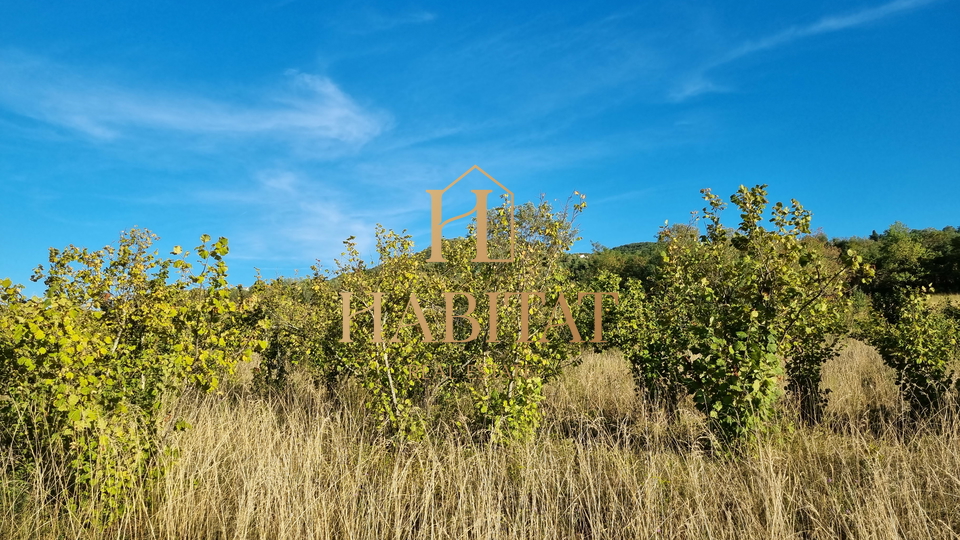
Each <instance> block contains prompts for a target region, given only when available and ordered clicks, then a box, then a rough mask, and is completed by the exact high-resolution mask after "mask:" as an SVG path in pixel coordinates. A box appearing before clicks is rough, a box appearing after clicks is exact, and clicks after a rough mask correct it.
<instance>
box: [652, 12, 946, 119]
mask: <svg viewBox="0 0 960 540" xmlns="http://www.w3.org/2000/svg"><path fill="white" fill-rule="evenodd" d="M935 1H937V0H894V1H892V2H888V3H886V4H882V5H880V6H876V7H872V8H866V9H862V10H860V11H857V12H854V13H849V14H845V15H829V16H826V17H823V18H822V19H820V20H819V21H817V22H815V23H813V24H808V25H806V26H792V27H790V28H787V29H786V30H782V31H780V32H777V33H775V34H772V35H769V36H766V37H764V38H761V39H758V40H754V41H747V42H745V43H742V44H741V45H739V46H737V47H735V48H733V49H731V50H730V51H728V52H726V53H725V54H723V55H722V56H721V57H720V58H718V59H716V60H714V61H713V62H710V63H708V64H706V65H705V66H702V67H701V68H700V69H699V70H698V71H697V72H696V73H694V74H693V75H692V76H690V77H688V78H687V80H685V81H684V82H683V83H682V84H681V85H680V86H679V87H678V88H676V89H675V90H674V91H673V93H672V94H671V96H670V97H671V99H672V100H673V101H683V100H685V99H688V98H691V97H694V96H697V95H701V94H706V93H711V92H724V91H728V89H727V88H726V87H724V86H721V85H718V84H715V83H713V82H711V81H709V80H708V79H707V77H706V74H707V72H709V71H710V70H712V69H715V68H718V67H720V66H723V65H725V64H729V63H731V62H734V61H736V60H738V59H740V58H743V57H745V56H749V55H751V54H754V53H758V52H761V51H765V50H769V49H774V48H777V47H783V46H785V45H789V44H790V43H793V42H795V41H798V40H800V39H804V38H808V37H813V36H818V35H821V34H829V33H833V32H839V31H842V30H847V29H849V28H855V27H858V26H863V25H866V24H870V23H872V22H876V21H879V20H881V19H885V18H887V17H891V16H893V15H897V14H900V13H904V12H908V11H912V10H914V9H917V8H920V7H923V6H925V5H928V4H931V3H933V2H935Z"/></svg>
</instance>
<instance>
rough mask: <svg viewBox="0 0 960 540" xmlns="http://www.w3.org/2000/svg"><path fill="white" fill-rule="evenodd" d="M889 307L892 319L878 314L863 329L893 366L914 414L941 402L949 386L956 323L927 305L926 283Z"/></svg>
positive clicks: (908, 292)
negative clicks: (899, 302) (891, 308)
mask: <svg viewBox="0 0 960 540" xmlns="http://www.w3.org/2000/svg"><path fill="white" fill-rule="evenodd" d="M901 297H902V298H903V301H902V302H901V304H900V305H899V306H897V307H896V309H894V310H893V311H892V313H893V315H894V322H891V321H889V320H887V319H886V318H884V317H882V316H880V315H878V316H876V317H875V318H874V320H873V321H872V323H871V324H870V325H869V326H868V328H867V330H866V333H865V334H866V335H865V338H866V340H867V341H868V342H869V343H870V344H871V345H873V346H874V347H876V349H877V351H878V352H879V353H880V356H881V357H883V361H884V363H886V364H887V365H888V366H890V367H892V368H893V369H894V370H896V373H897V385H898V386H899V387H900V393H901V394H902V395H903V398H904V400H905V401H906V402H907V403H908V404H909V405H910V411H911V414H912V416H913V417H914V418H918V417H919V416H920V415H922V414H927V413H930V412H931V411H933V410H935V409H937V408H939V407H941V406H942V405H943V404H944V400H945V398H946V396H947V393H948V392H949V390H950V377H951V373H950V367H951V366H950V362H951V360H953V359H954V358H956V357H957V335H958V326H957V323H956V321H954V320H952V319H950V318H949V317H948V316H947V315H945V314H944V313H942V312H939V311H937V310H936V309H934V308H931V307H930V305H929V295H928V294H927V290H926V289H925V288H921V289H919V290H911V291H906V292H904V293H902V294H901Z"/></svg>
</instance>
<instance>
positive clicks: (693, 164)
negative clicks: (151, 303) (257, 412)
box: [0, 0, 960, 292]
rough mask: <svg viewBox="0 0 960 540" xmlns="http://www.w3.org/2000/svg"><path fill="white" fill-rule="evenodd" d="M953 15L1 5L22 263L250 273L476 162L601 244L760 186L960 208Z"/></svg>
mask: <svg viewBox="0 0 960 540" xmlns="http://www.w3.org/2000/svg"><path fill="white" fill-rule="evenodd" d="M641 4H642V5H641ZM958 29H960V2H958V1H957V0H939V1H937V0H894V1H892V2H884V1H870V0H858V1H846V0H841V1H831V2H826V1H821V0H803V1H789V2H787V1H777V2H715V3H705V2H696V1H667V2H660V3H649V2H644V3H615V2H558V1H552V2H542V3H537V2H525V3H518V2H513V1H511V2H497V1H488V2H483V3H480V2H476V3H466V2H444V3H427V2H423V3H406V2H384V3H381V4H376V3H367V4H352V3H351V4H347V3H342V4H339V3H336V2H312V1H307V0H292V1H291V0H286V1H284V0H263V1H237V2H229V3H228V2H220V3H200V2H109V3H107V2H104V3H93V2H13V1H6V2H2V3H0V277H11V278H13V279H14V281H18V282H27V280H28V278H29V275H30V272H31V269H32V268H33V267H34V266H36V265H37V264H38V263H43V262H45V261H46V257H47V248H48V247H50V246H57V247H62V246H65V245H67V244H71V243H72V244H75V245H81V246H87V247H91V248H99V247H102V246H103V245H105V244H108V243H111V242H114V241H115V240H116V239H117V238H118V236H119V233H120V231H121V230H125V229H129V228H131V227H133V226H140V227H146V228H149V229H151V230H152V231H154V232H155V233H157V234H159V235H160V236H161V237H162V238H163V240H162V242H161V247H162V248H164V249H168V248H169V247H170V246H172V245H174V244H183V245H184V246H185V247H190V246H193V245H195V243H196V240H197V238H198V237H199V235H200V234H202V233H208V234H211V235H212V236H214V238H216V237H217V236H227V237H228V238H229V239H230V242H231V247H232V252H231V255H230V257H229V259H228V261H229V262H230V266H231V271H232V272H231V275H232V281H234V282H238V283H246V284H249V283H250V281H251V276H252V275H253V272H254V270H253V268H254V267H257V268H260V269H261V272H262V274H263V275H264V276H265V277H275V276H277V275H284V276H292V275H294V273H295V271H297V270H299V273H300V274H301V275H303V274H304V273H309V266H310V265H311V264H313V263H314V260H315V259H320V260H321V261H322V262H323V263H324V264H327V265H330V264H332V259H333V258H334V257H335V256H338V254H339V252H340V251H341V247H342V244H341V242H342V241H343V239H345V238H346V237H348V236H351V235H355V236H356V237H358V239H360V241H361V246H362V247H364V248H365V249H367V250H369V249H370V239H371V238H372V233H373V228H374V225H375V224H376V223H383V224H384V225H385V226H386V227H389V228H395V229H398V230H399V229H408V230H409V231H410V232H411V233H412V234H414V237H415V240H416V242H417V245H418V247H426V246H427V245H428V242H429V198H428V196H427V194H426V193H425V192H424V190H426V189H440V188H442V187H443V186H445V185H446V184H448V183H449V182H450V181H452V180H453V179H454V178H456V177H457V176H458V175H460V174H461V173H462V172H464V171H465V170H467V169H468V168H469V167H471V166H472V165H475V164H476V165H479V166H481V167H483V168H484V169H485V170H486V171H487V172H489V173H490V174H491V175H493V176H494V177H496V178H497V179H498V180H500V181H501V182H503V183H504V184H505V185H507V186H508V187H510V188H511V189H512V190H513V191H514V192H515V193H516V196H517V198H518V200H520V201H525V200H534V199H537V198H538V197H539V194H540V193H545V194H546V195H547V197H548V198H550V199H565V198H566V197H567V195H569V194H570V193H572V192H573V190H579V191H581V192H583V193H585V194H586V195H587V202H588V204H589V207H588V208H587V210H586V212H585V213H584V215H583V216H582V219H581V220H580V226H581V232H582V236H583V237H584V240H583V242H582V243H581V244H579V245H578V246H577V247H576V248H577V249H578V250H584V251H586V250H589V246H590V244H589V242H590V241H597V242H600V243H602V244H604V245H607V246H616V245H620V244H624V243H629V242H635V241H645V240H652V239H653V238H654V236H655V234H656V231H657V229H658V227H659V226H660V225H662V224H663V223H664V221H665V220H669V221H670V222H677V221H680V222H686V221H688V217H689V212H690V211H691V210H696V209H698V208H700V207H701V206H702V204H701V201H700V199H699V190H700V188H704V187H710V188H713V190H714V191H715V192H717V193H719V194H721V195H724V196H728V195H729V194H730V193H732V192H733V191H734V190H735V189H736V187H737V186H738V185H739V184H747V185H753V184H756V183H767V184H770V186H771V187H770V190H771V196H772V197H773V198H774V199H777V200H780V199H783V200H788V199H790V198H796V199H799V200H800V201H801V202H802V203H803V204H804V205H805V206H806V207H808V208H809V209H811V210H812V211H813V212H814V227H822V228H823V230H824V231H825V232H826V233H827V234H828V235H830V236H850V235H866V234H869V233H870V231H871V230H873V229H877V230H881V231H882V230H883V229H885V228H886V227H887V226H889V225H890V224H891V223H892V222H894V221H896V220H900V221H903V222H905V223H906V224H907V225H908V226H911V227H914V228H923V227H937V228H942V227H944V226H946V225H955V226H956V225H960V215H958V211H957V210H958V207H960V194H958V187H960V30H958ZM733 217H735V216H733ZM28 291H32V292H38V291H39V289H37V288H36V286H32V287H31V288H29V289H28Z"/></svg>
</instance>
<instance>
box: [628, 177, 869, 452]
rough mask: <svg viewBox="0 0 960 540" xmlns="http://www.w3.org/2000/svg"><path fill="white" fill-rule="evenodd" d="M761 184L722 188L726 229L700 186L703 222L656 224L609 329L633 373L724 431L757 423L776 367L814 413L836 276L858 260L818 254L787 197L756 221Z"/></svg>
mask: <svg viewBox="0 0 960 540" xmlns="http://www.w3.org/2000/svg"><path fill="white" fill-rule="evenodd" d="M765 188H766V186H756V187H754V188H751V189H747V188H745V187H743V186H741V187H740V189H739V190H738V191H737V193H735V194H734V195H733V196H732V197H731V202H733V203H734V204H735V205H736V206H737V208H738V209H739V210H740V212H741V214H740V217H741V223H740V225H739V227H738V228H736V229H730V228H727V227H725V226H724V225H723V224H722V223H721V220H720V213H721V212H722V210H723V209H724V207H725V206H726V205H725V203H723V201H722V200H721V199H720V198H719V197H717V196H716V195H714V194H712V193H710V191H709V190H703V195H704V199H705V200H706V201H707V203H708V206H707V207H706V208H704V210H703V216H702V217H698V218H697V223H699V222H701V221H704V220H705V221H706V228H705V231H704V233H703V234H698V232H699V230H698V229H697V228H695V227H691V226H679V227H678V226H675V227H672V228H664V229H663V230H662V233H661V241H662V242H665V243H666V252H665V254H664V261H663V263H662V264H661V265H660V267H659V270H658V273H657V275H656V278H655V285H654V287H653V290H652V292H651V293H650V294H649V295H647V294H645V293H644V292H643V290H642V287H641V286H640V285H639V284H637V283H636V282H631V283H628V285H627V292H626V294H625V298H624V301H623V302H622V305H621V308H620V312H621V313H620V315H619V319H618V330H617V332H616V338H615V340H616V342H617V344H618V345H619V346H620V347H621V348H622V349H623V350H624V354H625V356H626V357H627V358H628V360H630V362H631V364H632V365H633V369H634V373H635V374H636V375H637V377H638V380H639V382H640V384H641V385H642V386H643V387H644V388H645V389H646V390H647V391H648V392H650V393H652V394H654V395H656V396H665V397H667V398H669V399H671V400H672V399H676V398H677V396H678V394H679V392H678V390H679V389H680V388H683V389H685V390H686V391H687V392H689V393H690V394H691V395H692V396H693V399H694V402H695V403H696V404H697V407H698V408H699V409H700V410H701V411H703V412H704V414H706V415H707V416H709V417H710V418H711V420H712V423H713V425H714V427H715V428H716V430H717V433H718V434H719V435H720V436H721V438H723V439H725V440H731V439H736V438H741V437H743V436H745V435H747V434H749V433H752V432H754V431H755V430H759V429H763V428H764V426H765V425H767V423H768V420H770V419H771V417H772V415H773V414H774V403H775V401H776V400H777V398H778V396H779V395H780V393H781V384H780V382H781V381H782V380H783V379H784V377H785V376H789V388H790V389H791V390H792V391H793V392H795V393H796V394H797V395H798V396H799V397H800V399H801V401H802V402H803V403H804V405H805V407H804V410H805V413H806V416H807V417H808V418H810V419H816V418H817V416H818V411H819V408H820V406H821V405H822V401H823V397H822V395H821V392H820V389H819V383H820V368H821V366H822V365H823V363H824V362H825V361H826V360H827V359H828V358H831V357H833V356H835V355H836V354H837V352H838V348H839V343H840V342H839V340H838V339H837V338H838V336H839V335H841V334H842V333H843V331H844V329H843V321H844V317H843V316H844V314H845V311H846V308H847V305H848V303H849V300H848V295H847V283H848V281H847V280H848V278H849V277H850V276H851V274H852V273H853V272H859V271H860V270H861V267H860V259H858V258H857V257H856V255H855V254H853V253H850V254H848V255H849V256H848V257H847V258H845V259H844V260H843V261H840V262H834V263H831V262H830V258H829V257H828V256H827V254H826V253H825V252H824V250H823V249H822V246H820V245H819V244H818V243H815V242H812V241H811V240H810V238H809V237H808V235H809V234H810V213H809V212H808V211H807V210H805V209H804V208H803V207H802V206H801V205H800V203H798V202H797V201H795V200H794V201H792V203H791V206H790V207H789V208H788V207H786V206H784V205H783V204H781V203H777V204H776V205H774V206H773V208H772V209H771V214H772V215H771V217H770V218H769V222H770V223H772V224H773V228H772V229H770V230H768V229H766V228H764V227H763V226H762V225H761V224H760V222H761V220H762V219H763V215H764V212H765V211H766V209H767V198H766V189H765ZM864 271H865V272H868V270H866V269H864ZM783 358H787V359H788V361H787V362H786V365H785V366H784V362H783V360H782V359H783ZM784 368H786V369H784Z"/></svg>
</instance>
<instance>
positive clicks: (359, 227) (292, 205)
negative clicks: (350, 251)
mask: <svg viewBox="0 0 960 540" xmlns="http://www.w3.org/2000/svg"><path fill="white" fill-rule="evenodd" d="M194 196H195V197H196V199H197V200H198V201H199V202H206V203H212V204H216V205H217V206H219V207H220V208H221V209H225V208H229V209H230V211H231V212H232V213H233V214H234V216H235V218H236V219H235V220H233V224H232V225H230V227H231V229H232V230H230V231H227V232H228V233H229V234H230V235H231V236H230V238H231V244H232V245H234V246H235V250H234V252H233V253H232V254H231V256H235V257H236V258H238V259H259V260H271V261H280V262H289V263H302V264H303V268H306V267H307V266H308V265H309V264H311V263H312V262H313V261H314V259H316V258H319V257H325V256H328V255H329V254H331V253H339V252H340V251H341V248H342V247H343V244H342V242H343V240H345V239H346V238H347V237H348V236H355V237H357V238H358V239H359V240H358V243H359V247H360V248H361V250H362V251H363V252H364V254H365V255H366V254H368V253H367V251H368V250H369V249H370V246H371V245H372V236H373V230H374V223H375V222H374V221H372V220H369V219H366V218H365V217H363V216H362V215H361V212H359V211H354V210H357V208H355V204H354V203H353V198H352V197H350V196H349V194H348V193H345V192H341V190H339V189H337V188H336V187H333V186H331V185H329V183H326V182H322V181H319V180H316V179H312V178H310V177H308V176H305V175H304V174H303V173H298V172H294V171H290V170H267V171H261V172H259V173H257V174H256V178H255V181H254V182H253V183H252V184H245V185H243V186H242V187H237V188H236V189H232V190H223V189H220V190H206V191H201V192H199V193H196V194H195V195H194ZM323 262H324V264H325V265H328V266H329V265H331V264H332V262H333V261H331V260H325V261H323Z"/></svg>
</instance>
